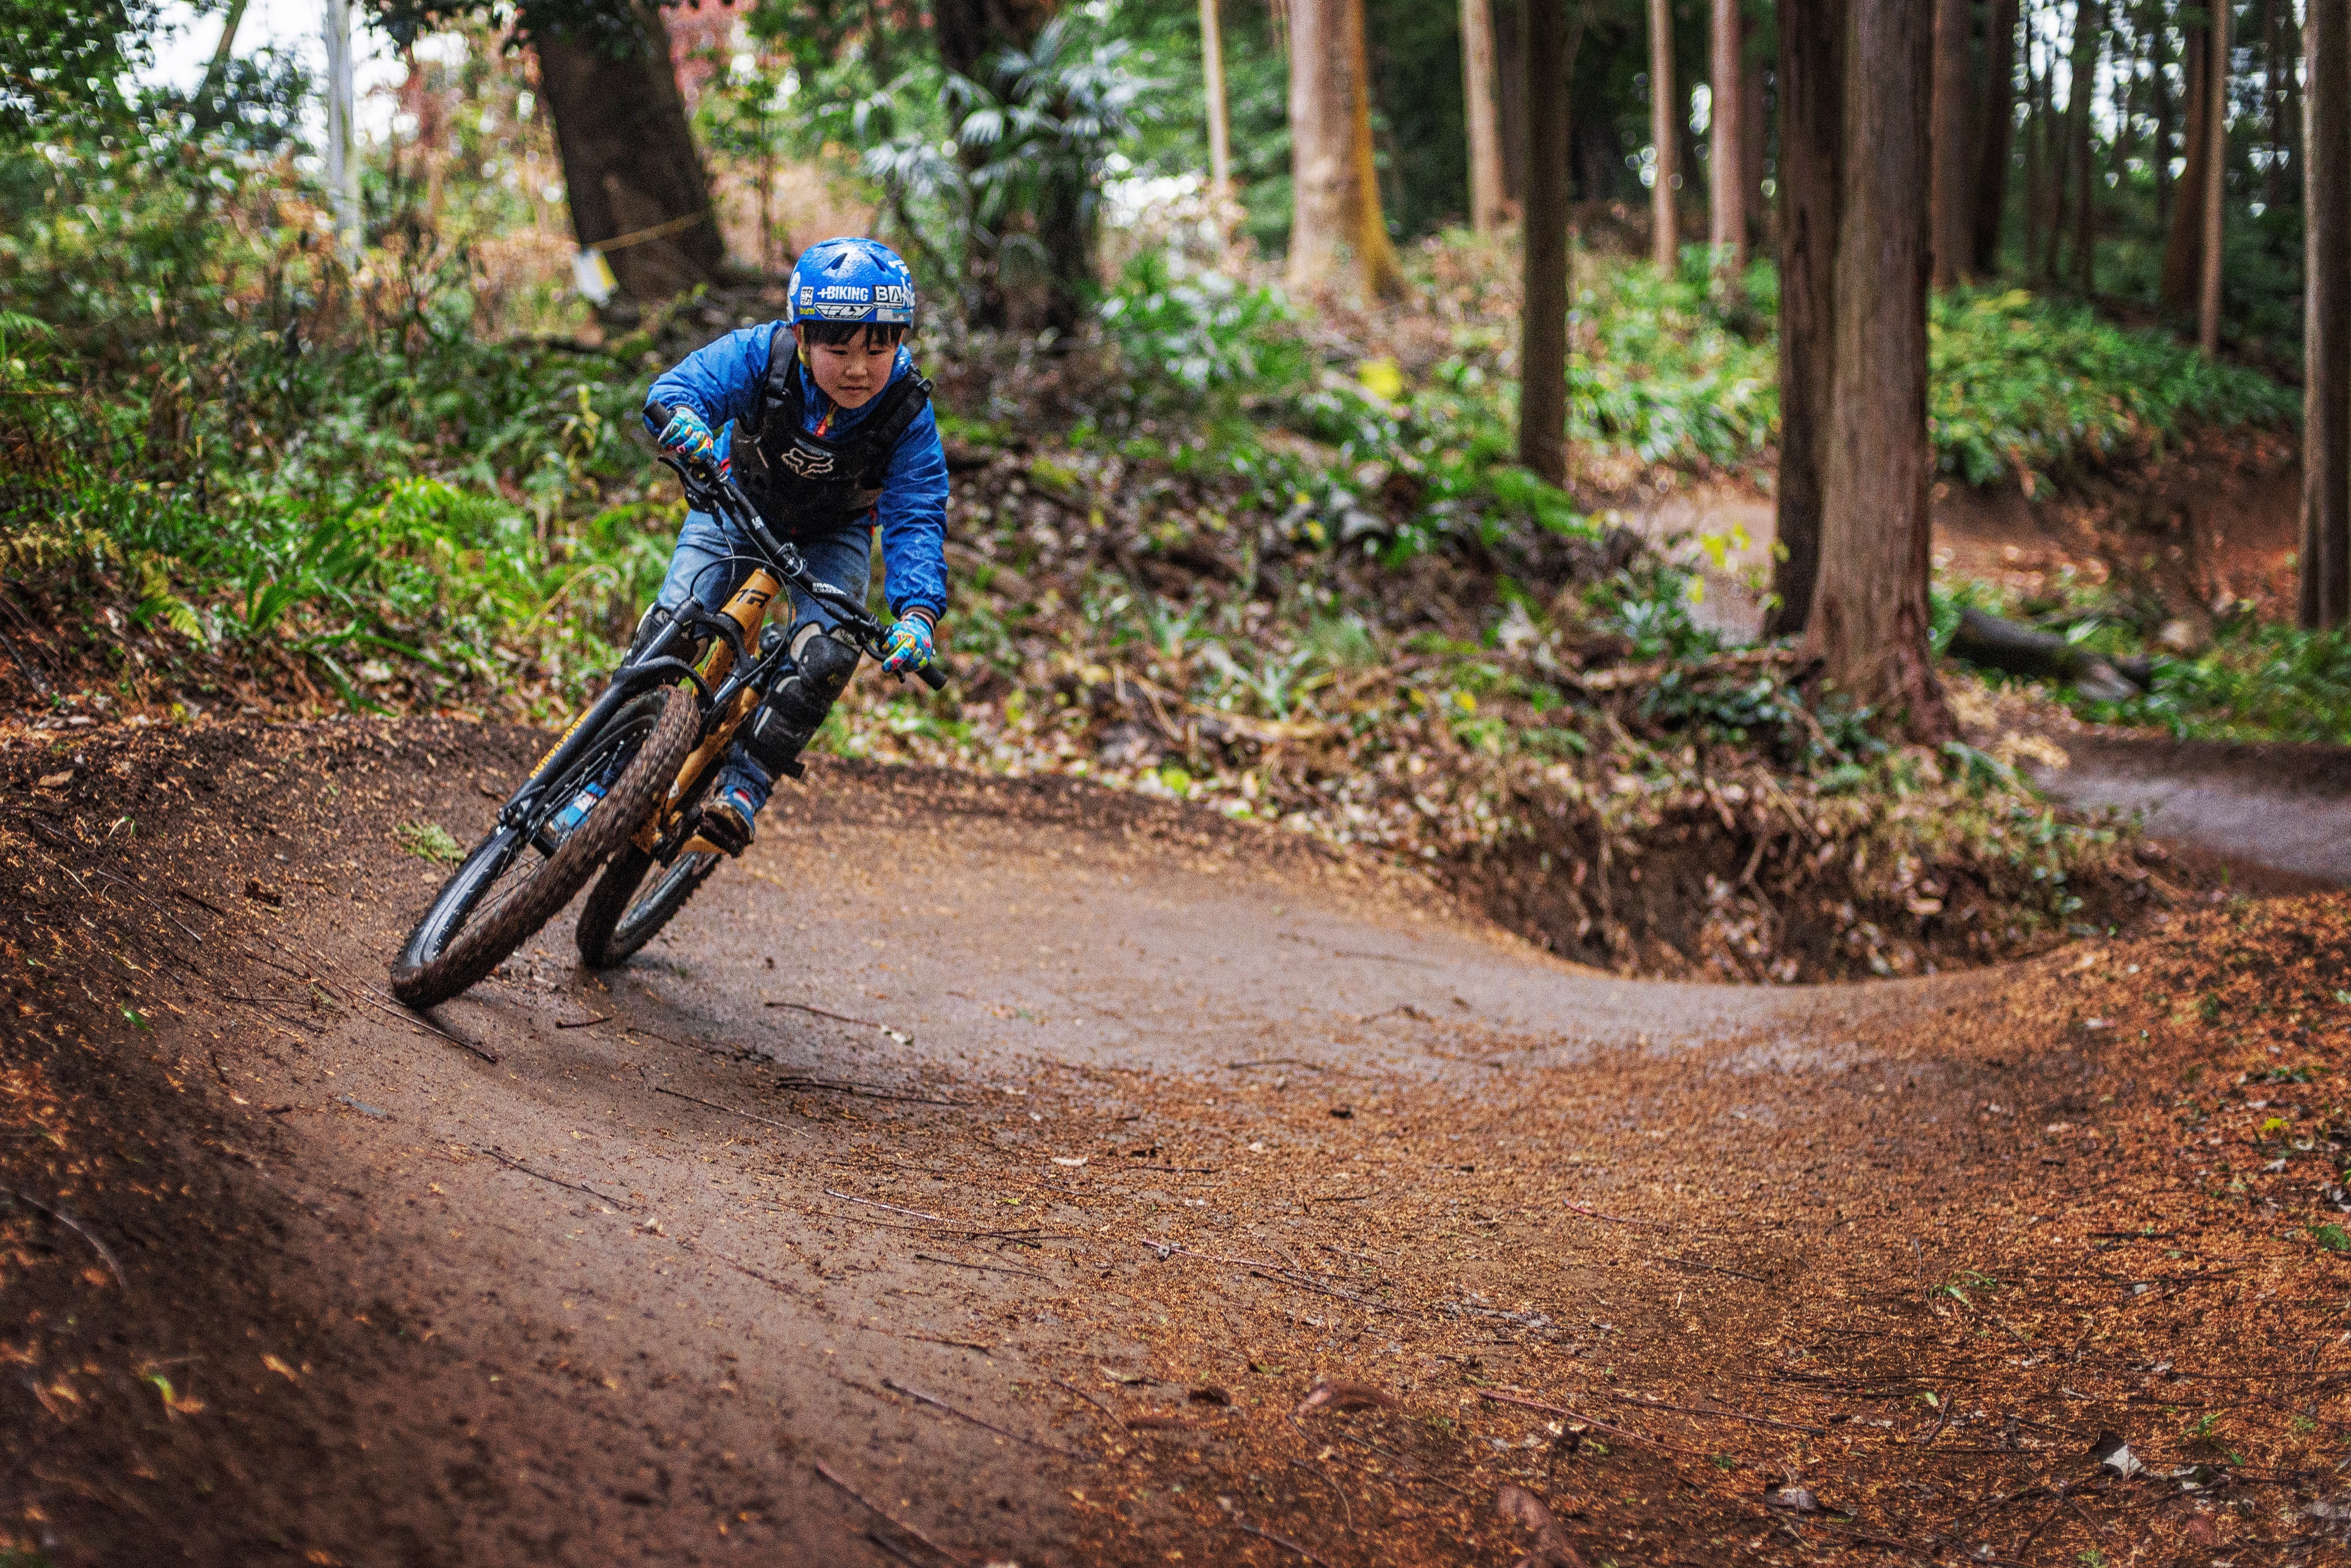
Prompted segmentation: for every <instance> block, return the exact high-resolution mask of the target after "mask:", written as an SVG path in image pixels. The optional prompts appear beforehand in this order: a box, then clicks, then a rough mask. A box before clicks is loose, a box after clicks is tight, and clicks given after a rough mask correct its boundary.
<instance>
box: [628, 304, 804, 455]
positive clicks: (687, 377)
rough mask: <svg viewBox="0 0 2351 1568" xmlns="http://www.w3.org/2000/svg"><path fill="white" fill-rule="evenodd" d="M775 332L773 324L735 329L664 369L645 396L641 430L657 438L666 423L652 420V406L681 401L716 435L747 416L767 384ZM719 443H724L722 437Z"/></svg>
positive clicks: (666, 405) (756, 406)
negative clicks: (644, 410) (771, 346)
mask: <svg viewBox="0 0 2351 1568" xmlns="http://www.w3.org/2000/svg"><path fill="white" fill-rule="evenodd" d="M775 333H776V329H775V328H774V326H772V325H762V326H758V327H740V328H737V329H735V330H734V331H732V332H729V333H727V334H726V336H725V337H724V338H720V339H718V340H716V341H714V342H709V343H705V344H704V345H703V346H702V347H701V348H699V349H696V350H694V352H692V353H690V354H688V355H686V357H685V358H684V359H683V360H680V361H678V362H677V363H676V364H675V365H673V366H672V367H671V368H670V369H669V370H667V371H664V372H663V373H662V374H661V375H660V376H658V377H656V378H655V379H654V382H653V387H652V389H651V390H650V391H648V392H646V393H645V408H646V413H645V428H646V429H648V430H650V431H652V432H653V434H656V435H658V434H661V427H662V425H663V424H664V423H665V421H663V420H659V419H656V418H654V417H653V412H652V411H653V405H654V404H656V403H658V404H660V405H661V406H662V407H664V408H668V407H671V406H673V405H674V404H677V403H681V402H682V403H684V404H685V405H686V406H687V407H689V408H691V409H693V410H694V411H695V413H698V414H700V415H702V417H703V418H704V419H705V421H707V422H708V423H709V425H710V428H711V429H712V430H713V431H715V432H720V431H724V430H725V429H726V426H727V424H728V423H730V422H731V421H734V420H737V419H742V418H744V417H745V416H747V415H748V414H750V413H752V412H753V411H755V410H756V409H757V408H758V405H759V393H760V391H761V389H762V388H763V387H765V386H766V384H767V380H768V348H769V346H770V345H771V344H772V343H773V341H774V339H775ZM719 439H720V442H721V444H722V445H723V444H724V443H725V441H726V437H725V436H724V435H721V436H720V438H719Z"/></svg>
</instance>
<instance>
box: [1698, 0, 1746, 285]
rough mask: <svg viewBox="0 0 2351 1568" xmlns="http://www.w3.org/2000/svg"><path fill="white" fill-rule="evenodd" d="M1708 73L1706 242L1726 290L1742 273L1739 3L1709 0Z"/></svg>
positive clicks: (1743, 225)
mask: <svg viewBox="0 0 2351 1568" xmlns="http://www.w3.org/2000/svg"><path fill="white" fill-rule="evenodd" d="M1713 5H1714V13H1713V15H1714V26H1713V29H1712V37H1713V74H1712V75H1711V77H1710V78H1708V79H1709V82H1710V85H1711V87H1712V90H1713V103H1712V105H1711V107H1710V108H1709V109H1708V111H1707V112H1708V141H1709V143H1710V147H1709V149H1708V156H1707V174H1708V198H1709V201H1710V203H1711V205H1712V208H1713V211H1712V214H1711V217H1710V220H1709V225H1708V236H1707V237H1708V240H1709V241H1710V242H1711V244H1712V245H1713V246H1714V270H1715V275H1716V277H1719V279H1721V280H1722V282H1723V284H1724V286H1725V287H1728V288H1730V289H1734V290H1735V289H1736V288H1737V287H1739V280H1740V277H1741V275H1743V274H1744V273H1745V272H1746V270H1747V203H1746V201H1745V200H1744V196H1745V191H1744V188H1743V187H1744V184H1745V182H1744V181H1743V180H1742V178H1741V173H1742V172H1743V171H1744V169H1745V167H1746V160H1745V159H1744V158H1743V157H1741V156H1740V151H1739V141H1740V131H1743V130H1745V129H1746V127H1745V124H1744V120H1745V116H1744V115H1743V114H1742V113H1741V111H1740V107H1739V99H1740V89H1741V88H1742V87H1743V86H1744V85H1745V78H1746V75H1747V73H1746V70H1745V68H1744V62H1743V61H1742V60H1741V59H1740V55H1741V53H1742V52H1743V51H1742V49H1741V48H1740V43H1741V37H1740V26H1739V0H1713Z"/></svg>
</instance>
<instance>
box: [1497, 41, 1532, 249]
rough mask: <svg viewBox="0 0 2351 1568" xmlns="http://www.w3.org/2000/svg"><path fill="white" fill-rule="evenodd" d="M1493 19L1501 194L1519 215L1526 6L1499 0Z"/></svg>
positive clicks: (1523, 179) (1523, 183)
mask: <svg viewBox="0 0 2351 1568" xmlns="http://www.w3.org/2000/svg"><path fill="white" fill-rule="evenodd" d="M1489 15H1490V16H1492V18H1493V22H1494V118H1495V119H1496V120H1498V121H1499V122H1500V130H1501V133H1502V195H1503V198H1504V199H1505V200H1506V201H1508V202H1509V203H1510V216H1512V217H1516V216H1518V207H1519V204H1520V203H1521V202H1523V201H1524V200H1525V199H1526V194H1527V95H1526V94H1525V93H1524V92H1522V91H1520V85H1521V84H1522V83H1524V82H1525V80H1526V78H1527V40H1526V37H1525V23H1526V17H1525V15H1524V7H1522V6H1520V5H1519V3H1518V0H1499V4H1493V5H1490V7H1489Z"/></svg>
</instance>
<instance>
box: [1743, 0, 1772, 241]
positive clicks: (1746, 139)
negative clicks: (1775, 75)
mask: <svg viewBox="0 0 2351 1568" xmlns="http://www.w3.org/2000/svg"><path fill="white" fill-rule="evenodd" d="M1739 40H1740V42H1739V57H1740V60H1741V62H1743V65H1742V68H1741V70H1740V78H1739V122H1740V123H1739V154H1740V161H1739V205H1740V210H1741V211H1742V212H1744V213H1745V214H1747V228H1746V234H1747V243H1748V246H1749V247H1750V249H1752V248H1753V247H1754V246H1757V245H1759V244H1762V243H1764V242H1765V240H1766V238H1767V236H1766V235H1765V232H1764V225H1766V224H1767V223H1768V222H1769V221H1770V217H1771V203H1769V202H1768V201H1766V200H1765V199H1764V197H1763V166H1764V156H1763V154H1764V149H1765V146H1766V142H1765V140H1764V138H1765V134H1766V132H1767V131H1768V130H1769V116H1768V115H1767V114H1766V113H1765V105H1764V101H1763V91H1764V77H1763V58H1762V57H1761V55H1759V54H1757V53H1756V52H1755V18H1754V17H1753V16H1751V15H1750V14H1749V13H1748V12H1747V11H1746V10H1745V9H1744V8H1742V9H1741V10H1740V14H1739Z"/></svg>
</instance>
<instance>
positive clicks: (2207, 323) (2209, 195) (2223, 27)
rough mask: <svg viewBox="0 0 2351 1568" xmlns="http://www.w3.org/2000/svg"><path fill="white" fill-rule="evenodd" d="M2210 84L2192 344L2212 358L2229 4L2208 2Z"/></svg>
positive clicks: (2225, 142) (2224, 187)
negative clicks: (2200, 261)
mask: <svg viewBox="0 0 2351 1568" xmlns="http://www.w3.org/2000/svg"><path fill="white" fill-rule="evenodd" d="M2205 59H2206V64H2207V66H2208V67H2209V68H2210V70H2211V73H2212V76H2211V79H2210V81H2209V82H2207V83H2206V84H2205V87H2204V103H2205V112H2204V191H2203V195H2204V247H2203V248H2204V264H2203V268H2202V276H2201V277H2199V278H2198V280H2197V281H2198V282H2199V284H2200V285H2201V286H2202V287H2200V288H2199V290H2198V299H2197V311H2196V343H2197V346H2198V347H2199V348H2200V349H2202V350H2204V357H2205V358H2206V359H2208V360H2209V359H2211V358H2213V357H2215V356H2216V355H2218V354H2219V353H2220V212H2221V203H2222V201H2223V199H2224V198H2225V197H2226V196H2227V195H2228V185H2229V182H2228V178H2227V175H2228V170H2229V0H2213V5H2212V43H2211V47H2210V49H2208V50H2207V51H2206V55H2205Z"/></svg>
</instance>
